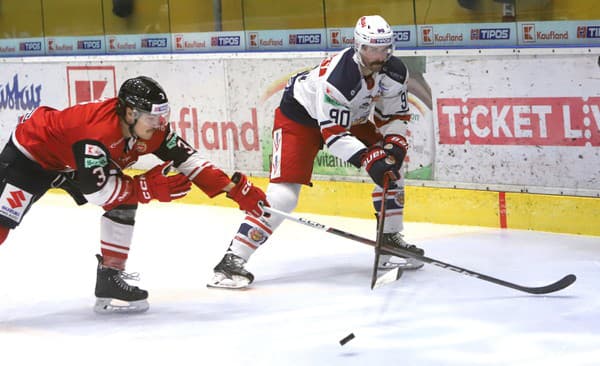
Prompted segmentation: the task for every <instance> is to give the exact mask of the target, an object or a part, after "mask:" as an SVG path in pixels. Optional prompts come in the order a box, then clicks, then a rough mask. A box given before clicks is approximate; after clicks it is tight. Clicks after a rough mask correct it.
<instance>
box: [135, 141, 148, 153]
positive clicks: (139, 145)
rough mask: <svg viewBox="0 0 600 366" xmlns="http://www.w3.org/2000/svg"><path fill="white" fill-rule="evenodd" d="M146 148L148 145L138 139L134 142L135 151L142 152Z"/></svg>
mask: <svg viewBox="0 0 600 366" xmlns="http://www.w3.org/2000/svg"><path fill="white" fill-rule="evenodd" d="M146 150H148V145H146V143H145V142H141V141H138V142H137V143H136V144H135V151H137V152H138V153H140V154H143V153H145V152H146Z"/></svg>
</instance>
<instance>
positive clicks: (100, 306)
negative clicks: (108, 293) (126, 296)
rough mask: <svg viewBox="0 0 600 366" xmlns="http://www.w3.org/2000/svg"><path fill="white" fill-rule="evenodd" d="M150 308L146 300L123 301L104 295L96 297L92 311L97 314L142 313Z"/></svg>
mask: <svg viewBox="0 0 600 366" xmlns="http://www.w3.org/2000/svg"><path fill="white" fill-rule="evenodd" d="M148 308H150V304H148V300H146V299H144V300H138V301H123V300H118V299H111V298H105V297H98V298H96V304H95V305H94V311H95V312H96V313H98V314H116V313H121V314H125V313H143V312H144V311H146V310H148Z"/></svg>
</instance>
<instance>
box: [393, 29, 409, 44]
mask: <svg viewBox="0 0 600 366" xmlns="http://www.w3.org/2000/svg"><path fill="white" fill-rule="evenodd" d="M409 41H410V31H409V30H401V31H394V42H409Z"/></svg>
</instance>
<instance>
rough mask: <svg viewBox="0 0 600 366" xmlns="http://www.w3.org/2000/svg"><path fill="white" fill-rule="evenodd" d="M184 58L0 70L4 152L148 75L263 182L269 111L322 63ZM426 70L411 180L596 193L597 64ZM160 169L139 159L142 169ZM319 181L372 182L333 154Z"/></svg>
mask: <svg viewBox="0 0 600 366" xmlns="http://www.w3.org/2000/svg"><path fill="white" fill-rule="evenodd" d="M297 39H298V38H296V40H297ZM287 40H288V41H289V37H288V38H287ZM187 56H188V57H187V58H177V57H174V56H165V57H164V58H162V59H161V58H159V57H157V58H156V59H153V60H152V61H148V62H145V61H144V58H143V57H133V56H132V57H129V58H128V59H126V60H124V61H113V60H114V59H112V60H110V59H108V60H106V59H102V57H98V60H97V61H93V60H90V59H86V61H79V62H77V61H73V62H66V61H64V59H63V60H57V61H48V59H40V61H37V62H31V61H30V62H27V63H21V62H18V60H16V59H10V58H8V59H6V60H5V62H4V63H3V66H2V68H0V128H1V129H2V132H1V133H0V143H2V144H4V143H5V142H6V141H7V139H8V137H9V135H10V132H11V130H12V129H13V128H14V127H15V125H16V121H17V118H18V116H20V115H23V114H25V113H27V112H29V111H31V110H33V109H34V108H36V107H37V106H39V105H49V106H53V107H55V108H65V107H68V106H70V105H73V104H75V103H80V102H86V101H91V100H96V99H99V98H109V97H114V96H115V95H116V93H117V91H118V88H119V86H120V85H121V83H122V82H123V81H124V80H125V79H127V78H130V77H132V76H135V75H148V76H150V77H153V78H155V79H157V80H158V81H159V82H160V83H161V84H162V85H163V86H164V88H165V90H166V91H167V93H168V95H169V99H170V102H171V127H172V128H173V129H174V130H175V131H176V132H177V133H178V134H180V135H181V136H182V137H183V138H185V139H186V140H187V141H188V142H189V143H190V144H192V145H193V146H194V147H195V148H196V149H198V150H199V151H200V153H201V154H202V155H203V156H205V157H206V158H208V159H210V160H212V161H213V162H214V163H216V164H217V165H219V166H221V167H223V168H224V169H225V170H226V171H228V172H233V171H234V170H243V171H246V172H252V173H258V174H266V172H267V171H268V168H269V164H268V161H269V157H270V153H271V146H270V141H271V126H272V119H273V110H274V109H275V107H276V106H277V105H278V104H279V99H280V97H281V92H282V90H283V87H284V85H285V83H286V82H287V79H288V78H289V77H290V76H291V75H292V74H293V73H295V72H298V71H301V70H306V69H308V68H311V67H313V66H314V65H316V64H318V63H319V62H320V60H321V58H320V57H315V56H314V55H312V56H310V55H309V54H291V55H290V57H289V58H286V57H284V54H283V53H279V54H277V56H276V57H275V56H269V55H265V57H263V58H260V59H259V58H245V57H243V56H239V55H238V56H231V57H227V55H223V57H221V58H218V59H215V58H214V57H211V58H203V56H202V55H193V56H190V55H187ZM269 57H271V58H269ZM11 60H12V61H11ZM424 69H425V72H424V73H422V75H421V76H419V75H413V76H414V79H419V78H421V77H422V81H419V82H418V83H417V84H418V85H415V84H411V85H409V91H411V89H412V91H411V93H410V95H409V100H410V102H411V108H412V110H413V112H414V113H415V116H414V117H413V120H412V121H411V122H410V123H409V131H410V133H409V136H408V140H409V143H410V146H411V147H410V149H409V154H408V158H407V161H406V162H405V171H404V172H405V174H407V177H409V178H411V174H410V173H411V172H417V171H421V172H425V173H426V174H420V175H418V176H413V178H418V179H429V180H435V181H439V182H440V184H442V185H444V184H450V185H452V183H447V182H459V183H475V184H480V185H488V184H500V185H516V186H519V187H523V188H527V187H532V186H535V187H552V188H556V187H558V188H560V187H563V188H569V189H591V190H596V191H597V190H600V78H597V77H594V75H597V74H598V73H599V72H600V70H599V67H598V64H597V57H594V56H578V55H568V56H522V55H521V56H476V57H475V56H473V57H467V56H453V57H427V60H426V63H425V67H424ZM423 91H425V92H423ZM427 94H429V96H428V95H427ZM154 163H155V161H153V160H152V159H143V160H142V161H141V162H140V163H139V164H138V165H137V166H138V167H140V168H149V167H151V166H152V165H153V164H154ZM315 173H317V174H319V175H320V176H323V175H325V176H327V175H329V176H331V178H333V179H339V178H342V177H343V178H344V179H354V178H355V177H358V179H360V180H367V181H368V176H366V175H365V173H364V172H363V171H362V170H361V171H358V170H357V169H356V168H353V167H349V166H347V165H346V164H345V162H343V161H340V160H339V159H336V158H335V157H333V156H331V155H328V154H322V155H320V156H319V161H317V162H316V163H315Z"/></svg>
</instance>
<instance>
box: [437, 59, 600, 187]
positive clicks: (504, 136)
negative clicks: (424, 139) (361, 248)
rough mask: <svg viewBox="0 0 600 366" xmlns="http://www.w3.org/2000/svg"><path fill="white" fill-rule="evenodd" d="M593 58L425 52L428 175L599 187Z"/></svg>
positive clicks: (598, 107) (599, 128)
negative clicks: (430, 119) (431, 119)
mask: <svg viewBox="0 0 600 366" xmlns="http://www.w3.org/2000/svg"><path fill="white" fill-rule="evenodd" d="M599 72H600V70H599V67H598V58H597V56H544V57H539V56H521V57H513V56H496V57H483V58H482V57H477V58H475V57H474V58H465V57H456V58H454V57H431V58H429V59H428V61H427V74H426V75H427V80H428V81H429V83H430V85H431V88H432V91H433V95H434V104H435V114H436V127H437V129H438V133H437V136H438V141H437V144H436V146H437V152H436V156H437V159H436V161H435V165H436V166H435V174H434V176H435V179H436V180H443V181H455V182H469V183H482V184H510V185H519V186H525V187H527V186H542V187H563V188H569V189H593V190H600V79H599V78H598V77H596V75H598V73H599Z"/></svg>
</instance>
